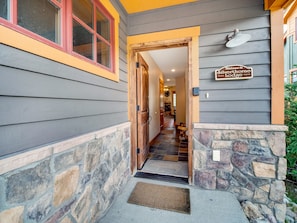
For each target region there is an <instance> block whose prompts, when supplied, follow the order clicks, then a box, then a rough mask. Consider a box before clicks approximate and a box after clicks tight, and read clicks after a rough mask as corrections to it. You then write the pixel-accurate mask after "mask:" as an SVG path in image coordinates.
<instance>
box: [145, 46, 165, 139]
mask: <svg viewBox="0 0 297 223" xmlns="http://www.w3.org/2000/svg"><path fill="white" fill-rule="evenodd" d="M141 56H142V57H143V59H144V60H145V62H146V63H147V64H148V66H149V115H150V122H149V141H150V142H151V141H152V140H153V139H154V138H155V137H156V136H157V135H158V134H159V133H160V89H159V79H160V78H161V79H163V74H162V72H161V71H160V69H159V67H158V66H157V64H156V63H155V61H154V60H153V59H152V57H151V56H150V55H149V53H148V52H141Z"/></svg>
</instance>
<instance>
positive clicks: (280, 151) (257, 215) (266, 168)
mask: <svg viewBox="0 0 297 223" xmlns="http://www.w3.org/2000/svg"><path fill="white" fill-rule="evenodd" d="M286 130H287V128H286V127H285V126H276V125H232V124H230V125H229V124H218V125H216V124H195V125H194V130H193V176H194V185H196V186H198V187H199V188H203V189H210V190H223V191H230V192H232V193H234V194H236V196H237V198H238V200H239V201H240V202H241V203H242V206H243V207H244V209H245V212H246V214H247V217H248V218H249V219H250V220H254V219H261V218H262V219H270V220H271V221H272V222H284V219H285V213H286V205H285V203H284V201H283V198H284V193H285V184H284V181H283V180H285V178H286V169H287V162H286V159H285V158H284V156H285V154H286V143H285V131H286ZM214 150H219V153H220V160H219V161H214V159H213V151H214ZM254 210H256V211H254Z"/></svg>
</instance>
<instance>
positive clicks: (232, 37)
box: [226, 29, 251, 48]
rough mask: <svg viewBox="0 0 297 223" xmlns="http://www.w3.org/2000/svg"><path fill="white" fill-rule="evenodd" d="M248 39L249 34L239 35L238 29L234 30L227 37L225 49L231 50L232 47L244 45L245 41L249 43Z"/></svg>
mask: <svg viewBox="0 0 297 223" xmlns="http://www.w3.org/2000/svg"><path fill="white" fill-rule="evenodd" d="M250 38H251V35H250V34H241V33H239V29H235V30H234V31H233V33H230V34H229V35H227V37H226V39H227V43H226V47H228V48H233V47H237V46H240V45H242V44H244V43H246V42H247V41H249V40H250Z"/></svg>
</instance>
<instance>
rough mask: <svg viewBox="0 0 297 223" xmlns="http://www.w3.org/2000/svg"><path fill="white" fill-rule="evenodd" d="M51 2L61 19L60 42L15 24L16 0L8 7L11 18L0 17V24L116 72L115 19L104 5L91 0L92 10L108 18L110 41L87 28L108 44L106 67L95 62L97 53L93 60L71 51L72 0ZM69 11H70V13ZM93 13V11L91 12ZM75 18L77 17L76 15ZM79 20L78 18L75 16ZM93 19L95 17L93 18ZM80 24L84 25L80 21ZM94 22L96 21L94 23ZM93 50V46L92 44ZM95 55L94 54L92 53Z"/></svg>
mask: <svg viewBox="0 0 297 223" xmlns="http://www.w3.org/2000/svg"><path fill="white" fill-rule="evenodd" d="M51 2H52V3H53V4H55V5H56V6H57V7H58V8H59V9H60V19H61V23H60V26H61V28H60V29H61V30H60V35H61V36H60V41H61V42H60V43H55V42H52V41H50V40H48V39H46V38H44V37H42V36H40V35H38V34H36V33H34V32H31V31H30V30H28V29H25V28H23V27H21V26H19V25H18V24H17V0H12V5H11V7H10V9H9V11H10V15H11V18H8V19H7V20H6V19H4V18H1V17H0V25H4V26H6V27H8V28H10V29H13V30H15V31H17V32H19V33H21V34H24V35H26V36H28V37H30V38H33V39H35V40H38V41H40V42H42V43H45V44H47V45H49V46H51V47H54V48H56V49H58V50H61V51H64V52H66V53H68V54H71V55H73V56H75V57H77V58H79V59H81V60H84V61H87V62H89V63H91V64H94V65H96V66H99V67H101V68H103V69H105V70H107V71H109V72H112V73H116V71H115V27H114V26H115V21H114V18H113V17H112V16H111V14H110V13H109V12H108V11H107V10H106V8H105V7H104V5H102V4H101V3H100V2H99V1H93V0H91V3H92V4H93V5H94V6H95V7H93V10H96V8H97V9H98V10H99V11H100V12H101V13H103V14H104V16H106V18H108V20H109V22H110V42H108V41H106V40H105V39H104V38H103V37H101V36H100V35H99V34H98V33H96V32H95V31H94V29H90V27H85V26H84V27H85V28H88V30H89V29H90V30H89V31H91V33H93V34H94V38H97V37H98V38H99V39H100V40H101V41H104V42H105V43H107V44H108V45H109V46H110V67H106V66H104V65H102V64H100V63H97V60H96V59H97V58H96V57H97V55H96V57H95V58H94V60H91V59H88V58H86V57H84V56H83V55H80V54H78V53H76V52H74V51H73V47H72V18H73V17H72V1H69V0H62V1H61V2H58V1H57V0H51ZM70 12H71V13H70ZM93 13H95V11H94V12H93ZM76 18H77V17H76ZM77 19H78V20H76V21H80V19H79V18H77ZM94 20H95V18H94ZM80 24H81V25H84V24H83V23H81V22H80ZM94 24H96V22H95V23H94ZM93 50H94V46H93ZM94 55H95V54H94Z"/></svg>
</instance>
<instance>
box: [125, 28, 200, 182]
mask: <svg viewBox="0 0 297 223" xmlns="http://www.w3.org/2000/svg"><path fill="white" fill-rule="evenodd" d="M199 34H200V28H199V27H192V28H185V29H179V30H171V31H164V32H158V33H149V34H143V35H137V36H130V37H128V64H129V66H128V74H129V120H130V121H131V172H132V174H135V173H136V172H137V171H138V170H137V151H138V148H137V135H138V128H137V125H138V121H137V109H135V108H137V106H138V105H137V100H136V99H137V97H136V95H137V80H136V61H137V54H138V53H139V52H143V51H148V50H154V49H162V48H163V49H164V48H175V47H181V46H184V47H187V49H188V73H187V76H186V77H185V85H186V87H185V94H186V106H185V109H186V117H187V120H186V123H185V125H186V126H188V127H189V128H188V162H187V169H188V180H189V183H191V182H192V129H191V126H192V124H193V122H196V121H198V120H199V113H198V110H199V97H193V96H192V95H191V92H192V90H191V89H192V87H193V86H195V87H197V86H198V84H199V83H198V82H199V78H198V60H197V58H198V37H199Z"/></svg>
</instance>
